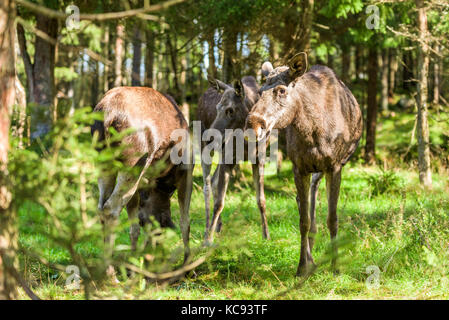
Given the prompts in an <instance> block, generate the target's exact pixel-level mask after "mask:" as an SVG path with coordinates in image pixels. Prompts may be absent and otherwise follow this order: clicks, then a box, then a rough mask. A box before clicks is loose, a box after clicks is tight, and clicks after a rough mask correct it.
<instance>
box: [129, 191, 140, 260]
mask: <svg viewBox="0 0 449 320" xmlns="http://www.w3.org/2000/svg"><path fill="white" fill-rule="evenodd" d="M139 206H140V195H139V192H136V193H135V194H134V196H133V197H132V198H131V200H130V201H129V202H128V204H127V205H126V211H127V212H128V220H129V221H130V222H131V226H130V227H129V238H130V240H131V250H132V251H135V250H136V248H137V241H138V240H139V235H140V225H139V221H138V213H139Z"/></svg>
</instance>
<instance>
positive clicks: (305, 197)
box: [293, 165, 314, 276]
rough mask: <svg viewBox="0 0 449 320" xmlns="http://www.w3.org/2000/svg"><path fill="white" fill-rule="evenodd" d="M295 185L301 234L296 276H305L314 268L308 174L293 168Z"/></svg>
mask: <svg viewBox="0 0 449 320" xmlns="http://www.w3.org/2000/svg"><path fill="white" fill-rule="evenodd" d="M293 170H294V174H295V184H296V190H297V196H296V202H297V204H298V210H299V230H300V232H301V253H300V258H299V265H298V270H297V272H296V275H297V276H307V275H309V274H310V273H311V272H312V271H313V268H314V262H313V259H312V254H311V253H310V246H309V238H308V236H309V230H310V217H309V193H310V174H306V175H303V174H301V173H300V172H299V170H298V168H297V167H296V165H295V166H294V169H293Z"/></svg>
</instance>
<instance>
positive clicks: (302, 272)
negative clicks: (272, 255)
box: [296, 261, 316, 277]
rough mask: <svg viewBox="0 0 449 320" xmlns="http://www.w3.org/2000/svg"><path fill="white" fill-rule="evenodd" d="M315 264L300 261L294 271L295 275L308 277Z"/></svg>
mask: <svg viewBox="0 0 449 320" xmlns="http://www.w3.org/2000/svg"><path fill="white" fill-rule="evenodd" d="M315 268H316V266H315V264H314V263H313V262H310V261H308V262H307V263H300V264H299V266H298V270H297V271H296V276H297V277H308V276H310V275H311V274H312V273H313V272H314V271H315Z"/></svg>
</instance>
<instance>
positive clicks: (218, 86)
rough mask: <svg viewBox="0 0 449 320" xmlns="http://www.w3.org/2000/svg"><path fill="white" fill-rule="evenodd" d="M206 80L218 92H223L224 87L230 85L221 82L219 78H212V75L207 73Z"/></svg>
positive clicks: (227, 87)
mask: <svg viewBox="0 0 449 320" xmlns="http://www.w3.org/2000/svg"><path fill="white" fill-rule="evenodd" d="M207 81H208V82H209V84H210V85H211V86H212V87H213V88H215V90H217V91H218V92H223V91H225V90H226V89H229V88H230V87H229V86H228V85H227V84H226V83H224V82H221V81H220V80H217V79H214V78H213V77H212V76H210V75H207Z"/></svg>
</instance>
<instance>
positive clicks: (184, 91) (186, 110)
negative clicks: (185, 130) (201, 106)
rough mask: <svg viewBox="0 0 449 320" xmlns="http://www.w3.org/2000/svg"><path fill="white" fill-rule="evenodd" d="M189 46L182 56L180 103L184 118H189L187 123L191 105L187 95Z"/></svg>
mask: <svg viewBox="0 0 449 320" xmlns="http://www.w3.org/2000/svg"><path fill="white" fill-rule="evenodd" d="M189 51H190V50H189V48H187V53H186V54H185V55H183V56H182V58H181V67H182V70H181V100H180V101H179V103H180V104H181V112H182V114H183V115H184V118H185V119H186V120H187V123H189V122H190V115H189V114H190V106H189V104H188V103H187V101H186V96H187V81H186V80H187V71H186V70H187V68H188V63H187V57H186V55H188V52H189Z"/></svg>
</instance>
